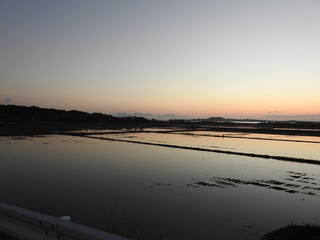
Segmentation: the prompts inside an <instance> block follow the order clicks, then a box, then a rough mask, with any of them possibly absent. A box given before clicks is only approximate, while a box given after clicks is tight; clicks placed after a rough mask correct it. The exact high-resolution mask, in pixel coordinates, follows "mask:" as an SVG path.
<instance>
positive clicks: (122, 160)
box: [0, 134, 320, 240]
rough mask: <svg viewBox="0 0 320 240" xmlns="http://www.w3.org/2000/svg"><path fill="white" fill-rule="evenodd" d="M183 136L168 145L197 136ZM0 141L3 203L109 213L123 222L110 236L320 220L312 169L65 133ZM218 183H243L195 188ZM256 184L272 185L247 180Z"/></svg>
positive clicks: (261, 228)
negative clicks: (121, 217) (278, 183)
mask: <svg viewBox="0 0 320 240" xmlns="http://www.w3.org/2000/svg"><path fill="white" fill-rule="evenodd" d="M146 135H148V136H149V137H150V136H155V135H150V134H146ZM160 136H167V135H164V134H162V135H161V134H160ZM160 136H159V137H160ZM145 137H147V136H145ZM177 137H184V139H185V140H183V139H181V138H177ZM185 137H186V136H177V135H170V136H167V138H166V140H167V141H170V140H173V141H176V140H179V141H185V142H183V144H186V143H188V142H189V141H191V140H189V139H192V140H194V139H198V138H192V137H191V138H185ZM171 138H172V139H171ZM0 139H1V141H0V148H1V151H0V161H1V168H0V189H1V195H0V201H4V202H8V203H12V204H16V205H18V206H22V207H25V208H31V209H35V210H37V211H40V212H45V213H48V214H52V215H55V216H62V215H70V216H71V217H72V219H73V220H74V221H77V222H80V223H83V224H87V225H91V226H94V227H98V228H105V226H106V225H107V222H108V221H110V214H111V211H112V209H115V212H116V213H115V215H114V217H113V219H111V222H116V221H117V219H118V218H119V216H122V215H124V216H125V217H124V218H123V220H121V222H120V223H119V224H118V225H117V228H118V229H117V231H119V232H122V233H124V232H126V231H127V232H135V234H137V235H141V236H144V237H147V236H151V235H152V236H153V239H159V236H160V234H161V236H162V238H163V239H203V240H206V239H213V238H214V239H234V238H235V237H236V238H237V239H258V238H259V237H260V236H261V235H262V234H263V233H265V232H266V231H269V230H272V229H276V228H279V227H282V226H285V225H286V224H289V223H310V224H319V223H320V219H318V214H317V213H318V212H319V210H320V207H319V204H318V201H319V196H320V190H315V189H313V190H310V189H308V188H305V187H310V186H314V187H319V185H318V184H320V168H319V166H317V165H311V164H299V163H291V162H282V161H277V160H271V159H269V160H266V159H258V158H251V157H241V156H235V155H226V154H217V153H212V152H199V151H192V150H182V149H171V148H164V147H157V146H145V145H139V144H133V143H120V142H110V141H104V140H96V139H87V138H81V137H71V136H50V137H35V138H26V139H12V138H0ZM31 140H32V141H31ZM203 141H206V140H203ZM191 142H192V141H191ZM299 176H301V177H299ZM218 178H219V179H224V181H225V182H226V181H227V180H226V179H229V180H230V179H237V180H240V183H234V185H229V186H228V185H225V187H215V186H204V185H201V184H198V183H201V182H203V183H207V184H216V183H217V179H218ZM307 178H308V179H307ZM290 179H291V180H290ZM271 180H272V181H273V182H274V183H276V182H281V183H283V184H287V186H286V187H285V188H287V190H290V189H291V190H298V192H297V193H289V192H286V191H284V190H279V189H275V188H272V186H276V185H275V184H273V183H272V181H271ZM299 180H301V181H300V182H299ZM241 181H242V182H241ZM259 181H260V182H261V181H264V182H268V181H269V183H270V182H271V184H269V185H268V186H269V187H262V186H258V185H254V184H245V182H251V183H254V182H257V183H259ZM283 184H282V185H281V186H282V187H284V185H283ZM288 184H291V185H288ZM293 184H295V185H298V187H292V186H293ZM290 186H291V187H290ZM308 192H313V193H315V194H314V195H311V194H307V193H308ZM113 206H115V207H113Z"/></svg>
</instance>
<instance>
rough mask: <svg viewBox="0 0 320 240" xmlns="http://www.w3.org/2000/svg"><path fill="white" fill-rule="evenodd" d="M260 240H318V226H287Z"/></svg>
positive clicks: (319, 236)
mask: <svg viewBox="0 0 320 240" xmlns="http://www.w3.org/2000/svg"><path fill="white" fill-rule="evenodd" d="M262 239H266V240H306V239H307V240H317V239H320V227H319V226H311V225H305V226H295V225H289V226H287V227H285V228H281V229H279V230H277V231H274V232H271V233H268V234H266V235H265V236H264V237H263V238H262Z"/></svg>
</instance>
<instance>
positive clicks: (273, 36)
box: [0, 0, 320, 120]
mask: <svg viewBox="0 0 320 240" xmlns="http://www.w3.org/2000/svg"><path fill="white" fill-rule="evenodd" d="M0 103H2V104H8V103H11V104H18V105H36V106H40V107H50V108H51V107H53V108H60V109H69V110H70V109H77V110H83V111H88V112H95V111H98V112H104V113H111V114H112V113H117V112H145V113H151V114H166V113H174V114H177V115H189V116H196V117H209V116H222V117H235V118H244V117H247V118H253V117H255V118H261V117H264V118H266V116H267V115H272V116H274V115H276V117H277V116H278V115H279V116H280V115H281V116H283V115H290V118H293V117H294V116H297V115H305V116H307V119H315V118H319V120H320V115H319V114H320V1H318V0H314V1H312V0H310V1H307V0H299V1H295V0H268V1H266V0H265V1H263V0H252V1H249V0H221V1H213V0H210V1H195V0H192V1H188V0H181V1H174V0H161V1H152V0H149V1H142V0H140V1H139V0H135V1H131V0H128V1H125V0H115V1H81V0H74V1H72V0H68V1H62V0H56V1H52V0H38V1H34V0H28V1H25V0H21V1H16V0H0ZM316 115H318V116H316ZM300 117H301V116H300ZM298 118H299V116H298Z"/></svg>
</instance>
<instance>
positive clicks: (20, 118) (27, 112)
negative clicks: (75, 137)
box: [0, 105, 149, 123]
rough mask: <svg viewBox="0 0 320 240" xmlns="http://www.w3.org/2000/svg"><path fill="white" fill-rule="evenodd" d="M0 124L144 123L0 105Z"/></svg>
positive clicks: (108, 116) (129, 119)
mask: <svg viewBox="0 0 320 240" xmlns="http://www.w3.org/2000/svg"><path fill="white" fill-rule="evenodd" d="M0 121H1V122H74V123H145V122H148V121H149V120H147V119H146V118H143V117H114V116H112V115H108V114H103V113H87V112H81V111H77V110H71V111H66V110H58V109H49V108H40V107H36V106H31V107H26V106H17V105H0Z"/></svg>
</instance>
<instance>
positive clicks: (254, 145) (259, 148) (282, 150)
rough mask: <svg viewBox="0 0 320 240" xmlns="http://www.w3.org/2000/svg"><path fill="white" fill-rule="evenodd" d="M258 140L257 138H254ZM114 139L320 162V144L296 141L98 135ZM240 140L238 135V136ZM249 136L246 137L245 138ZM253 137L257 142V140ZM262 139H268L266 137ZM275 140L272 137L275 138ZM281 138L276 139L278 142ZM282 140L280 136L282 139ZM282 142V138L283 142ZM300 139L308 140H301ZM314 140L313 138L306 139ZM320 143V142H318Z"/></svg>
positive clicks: (196, 136) (137, 134)
mask: <svg viewBox="0 0 320 240" xmlns="http://www.w3.org/2000/svg"><path fill="white" fill-rule="evenodd" d="M250 135H251V136H252V135H253V136H254V137H257V136H256V135H257V134H250ZM96 136H97V137H108V138H114V139H127V140H134V141H140V142H152V143H160V144H162V143H163V144H170V145H180V146H187V147H199V148H206V149H217V150H226V151H234V152H244V153H255V154H264V155H270V156H285V157H293V158H304V159H313V160H320V143H309V142H308V143H305V142H292V141H271V140H261V139H248V138H237V137H235V136H233V135H231V136H233V137H232V138H229V137H224V138H222V137H206V136H198V135H182V134H163V133H128V134H114V135H107V136H106V135H96ZM236 136H238V135H236ZM245 136H246V135H245ZM254 137H253V138H254ZM259 137H262V138H263V137H266V138H268V137H269V136H267V135H266V134H264V135H263V136H259ZM271 137H272V136H271ZM277 137H278V136H274V139H276V138H277ZM279 137H280V136H279ZM279 139H280V138H279ZM281 139H293V138H291V136H289V137H286V136H281ZM299 139H300V140H301V139H304V138H303V137H299ZM305 139H306V141H307V139H308V140H310V137H305ZM318 140H319V138H318Z"/></svg>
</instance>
